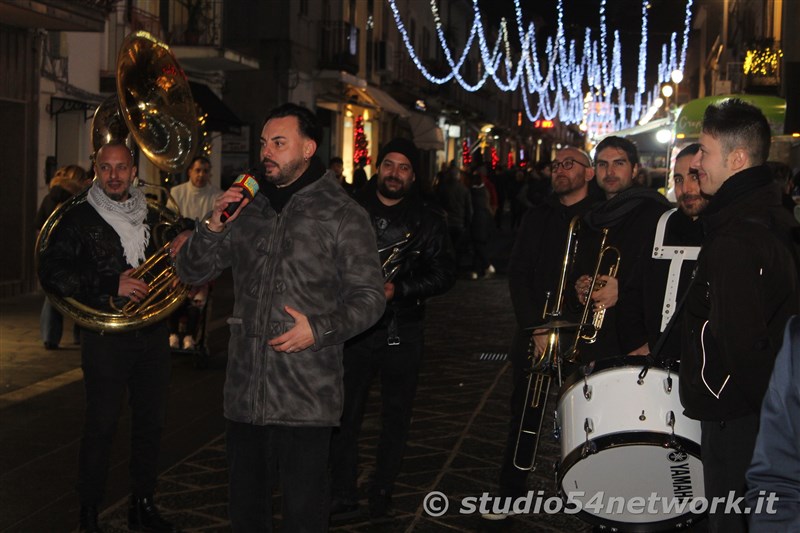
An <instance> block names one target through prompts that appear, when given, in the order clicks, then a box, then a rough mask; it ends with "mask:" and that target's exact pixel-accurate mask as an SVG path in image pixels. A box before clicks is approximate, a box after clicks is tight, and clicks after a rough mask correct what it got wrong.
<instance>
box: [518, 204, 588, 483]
mask: <svg viewBox="0 0 800 533" xmlns="http://www.w3.org/2000/svg"><path fill="white" fill-rule="evenodd" d="M579 231H580V217H579V216H575V217H573V219H572V220H571V221H570V223H569V230H568V232H567V241H566V245H565V247H564V258H563V261H562V263H561V273H560V275H559V279H558V287H557V289H556V292H555V298H554V301H553V305H552V307H550V297H551V293H550V292H548V293H547V300H546V301H545V304H544V309H543V311H542V319H543V320H545V321H546V323H545V324H543V325H542V326H541V327H538V328H535V329H534V331H533V332H532V333H531V340H530V344H529V346H528V354H529V358H530V359H531V368H530V375H529V376H528V384H527V387H526V390H525V403H524V404H523V408H522V416H521V418H520V424H519V431H518V432H517V442H516V445H515V446H514V457H513V459H514V467H516V468H518V469H519V470H534V469H535V465H536V454H537V452H538V450H539V438H540V436H541V431H542V422H543V421H544V413H545V412H546V407H547V400H548V394H549V392H550V383H551V382H552V380H553V371H554V370H557V371H558V381H559V384H560V383H561V367H560V366H559V358H560V352H561V343H560V333H559V329H560V328H567V327H574V326H575V325H574V324H569V323H567V322H564V321H563V319H562V316H563V305H564V290H565V288H566V283H567V275H568V273H569V271H570V269H571V267H572V264H573V263H574V261H575V257H576V255H577V253H576V252H577V249H578V232H579ZM537 329H549V330H550V331H549V333H547V336H548V337H547V346H546V347H545V349H544V350H543V351H542V353H541V354H538V355H537V354H536V346H535V343H534V336H535V335H536V330H537Z"/></svg>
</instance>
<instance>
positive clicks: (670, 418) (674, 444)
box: [667, 411, 683, 451]
mask: <svg viewBox="0 0 800 533" xmlns="http://www.w3.org/2000/svg"><path fill="white" fill-rule="evenodd" d="M667 425H668V426H669V427H670V429H671V430H672V433H671V434H670V436H669V441H667V448H671V449H673V450H676V451H683V446H681V443H680V442H678V439H676V438H675V413H674V412H673V411H668V412H667Z"/></svg>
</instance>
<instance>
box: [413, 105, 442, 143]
mask: <svg viewBox="0 0 800 533" xmlns="http://www.w3.org/2000/svg"><path fill="white" fill-rule="evenodd" d="M408 125H409V126H411V133H412V134H413V135H414V144H415V145H417V148H419V149H420V150H444V134H443V133H442V129H441V128H440V127H439V126H437V125H436V122H434V121H433V119H432V118H431V117H429V116H428V115H423V114H422V113H411V115H410V116H409V117H408Z"/></svg>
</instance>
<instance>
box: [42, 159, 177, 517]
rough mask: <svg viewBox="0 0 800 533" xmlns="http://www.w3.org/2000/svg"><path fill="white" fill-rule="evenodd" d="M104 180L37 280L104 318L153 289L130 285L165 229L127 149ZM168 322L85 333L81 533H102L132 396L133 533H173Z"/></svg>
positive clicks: (62, 225)
mask: <svg viewBox="0 0 800 533" xmlns="http://www.w3.org/2000/svg"><path fill="white" fill-rule="evenodd" d="M95 174H96V175H97V179H96V180H95V182H94V185H93V186H92V187H91V188H90V189H89V191H88V193H87V195H86V199H85V201H83V202H81V203H79V204H78V205H76V206H75V207H74V208H72V209H71V210H70V211H68V212H67V213H66V214H65V215H64V216H63V218H62V219H61V221H60V222H59V224H58V226H57V227H56V229H55V230H54V232H53V234H52V235H51V236H50V239H49V241H48V245H47V248H45V249H44V250H43V251H42V252H41V254H40V257H39V280H40V281H41V283H42V287H43V288H44V289H45V290H46V291H47V292H49V293H52V294H55V295H57V296H59V297H62V298H66V297H72V298H75V299H76V300H78V301H79V302H80V303H82V304H85V305H87V306H89V307H91V308H93V309H97V310H99V311H107V312H112V311H113V309H112V308H111V307H110V304H109V300H110V299H111V298H113V299H114V300H115V304H116V305H117V306H120V305H122V304H124V303H125V302H126V301H127V300H132V301H134V302H139V301H141V300H142V299H143V298H144V297H145V296H146V295H147V293H148V286H147V284H146V283H145V282H144V281H142V280H140V279H136V278H133V277H131V275H130V274H131V271H132V267H136V266H139V265H140V264H141V263H142V262H144V260H145V258H146V257H147V256H149V255H151V254H152V252H153V251H154V250H155V248H156V245H155V243H154V242H153V239H152V237H153V232H151V230H152V229H153V227H154V224H155V223H156V222H157V221H158V219H157V214H156V213H155V212H154V211H149V210H148V206H147V200H146V199H145V196H144V193H143V192H142V191H141V190H140V189H137V188H136V187H132V183H133V180H134V178H136V167H135V166H134V165H133V156H132V155H131V152H130V150H128V148H127V147H126V146H125V145H124V144H107V145H105V146H103V147H101V148H100V149H99V150H98V151H97V156H96V160H95ZM168 336H169V330H168V328H167V324H166V322H165V321H161V322H158V323H156V324H153V325H149V326H145V327H143V328H140V329H136V330H134V331H128V332H124V333H117V332H109V331H106V332H97V331H91V330H88V329H87V330H84V333H83V337H82V340H81V368H82V369H83V380H84V384H85V386H86V422H85V425H84V429H83V438H82V439H81V449H80V457H79V468H78V493H79V497H80V504H81V510H80V529H81V531H90V532H96V531H101V528H100V526H99V524H98V522H97V511H98V506H99V505H100V504H101V503H102V499H103V496H104V493H105V485H106V478H107V476H108V465H109V460H110V454H111V445H112V442H113V439H114V433H115V432H116V429H117V421H118V419H119V413H120V408H121V406H122V398H123V395H124V394H125V390H126V388H127V390H128V394H129V396H130V399H129V404H130V407H131V460H130V463H131V467H130V471H131V491H132V496H131V506H130V511H129V514H128V526H129V528H130V529H133V530H143V531H175V528H174V526H173V525H172V524H170V523H169V522H167V521H166V520H164V519H163V518H161V516H160V515H159V513H158V511H157V510H156V508H155V506H154V505H153V492H154V491H155V487H156V478H157V473H158V470H157V469H158V451H159V446H160V442H161V431H162V429H163V427H164V415H165V401H166V397H167V385H168V382H169V374H170V366H171V361H170V352H169V343H168Z"/></svg>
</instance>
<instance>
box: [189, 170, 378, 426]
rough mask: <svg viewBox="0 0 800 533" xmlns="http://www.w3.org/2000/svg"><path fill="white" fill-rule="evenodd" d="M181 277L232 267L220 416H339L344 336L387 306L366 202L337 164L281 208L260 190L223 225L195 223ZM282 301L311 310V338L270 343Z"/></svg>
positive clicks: (298, 421)
mask: <svg viewBox="0 0 800 533" xmlns="http://www.w3.org/2000/svg"><path fill="white" fill-rule="evenodd" d="M177 259H178V260H177V266H178V273H179V275H180V277H181V279H182V280H183V281H184V282H187V283H190V284H193V285H194V284H200V283H205V282H207V281H209V280H211V279H213V278H215V277H217V276H218V275H219V274H220V273H221V272H222V271H223V270H224V269H226V268H229V267H230V268H231V269H232V273H233V281H234V290H235V304H234V310H233V316H231V317H230V318H229V319H228V323H229V324H230V333H231V338H230V343H229V348H228V369H227V376H226V380H225V388H224V412H225V417H226V418H228V419H229V420H233V421H235V422H243V423H250V424H255V425H267V424H276V425H289V426H337V425H338V424H339V418H340V416H341V411H342V399H343V386H342V345H343V343H344V341H345V340H347V339H348V338H350V337H352V336H354V335H356V334H358V333H360V332H361V331H363V330H365V329H367V328H368V327H369V326H371V325H372V324H373V323H375V321H377V320H378V318H380V316H381V313H383V310H384V307H385V297H384V294H383V280H382V278H381V274H380V264H379V262H378V254H377V253H376V250H375V234H374V232H373V231H372V227H371V224H370V221H369V217H368V216H367V214H366V212H365V211H364V210H363V209H362V208H361V207H360V206H358V205H357V204H356V202H355V201H354V200H353V199H351V198H350V197H349V196H348V195H347V193H346V192H345V191H344V189H342V187H341V185H339V183H338V182H337V181H336V178H335V176H334V174H333V172H327V173H325V175H323V176H322V177H321V178H319V179H316V180H315V181H313V182H312V183H310V184H309V185H307V186H305V187H303V188H301V189H300V190H298V191H297V192H295V193H294V194H293V195H292V196H291V198H289V199H288V201H287V203H286V205H285V206H283V208H282V209H281V210H280V212H276V211H275V209H273V207H271V206H270V202H269V200H268V199H267V197H266V196H265V195H264V194H258V195H256V197H255V198H254V199H253V201H252V202H251V203H250V204H249V205H247V206H246V207H245V208H244V209H243V210H242V211H241V213H240V216H239V218H238V219H237V220H235V221H233V222H232V223H231V224H228V225H226V226H225V228H224V229H223V231H222V232H220V233H214V232H211V231H210V230H209V229H208V228H207V227H206V225H205V224H198V227H197V228H196V229H195V232H194V233H193V234H192V236H191V238H190V239H189V240H188V241H187V243H186V245H185V246H184V247H183V248H182V249H181V251H180V253H179V255H178V258H177ZM285 306H290V307H293V308H294V309H297V310H298V311H300V312H301V313H303V314H305V315H306V316H307V317H308V321H309V324H310V326H311V329H312V331H313V334H314V344H313V345H312V346H311V347H310V348H307V349H305V350H303V351H301V352H297V353H284V352H276V351H275V350H273V349H272V348H271V347H270V346H269V345H268V344H267V341H269V340H270V339H272V338H275V337H277V336H279V335H282V334H283V333H285V332H286V331H288V330H290V329H291V328H292V327H293V326H294V320H293V319H292V317H291V316H290V315H289V314H287V313H286V311H285Z"/></svg>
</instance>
